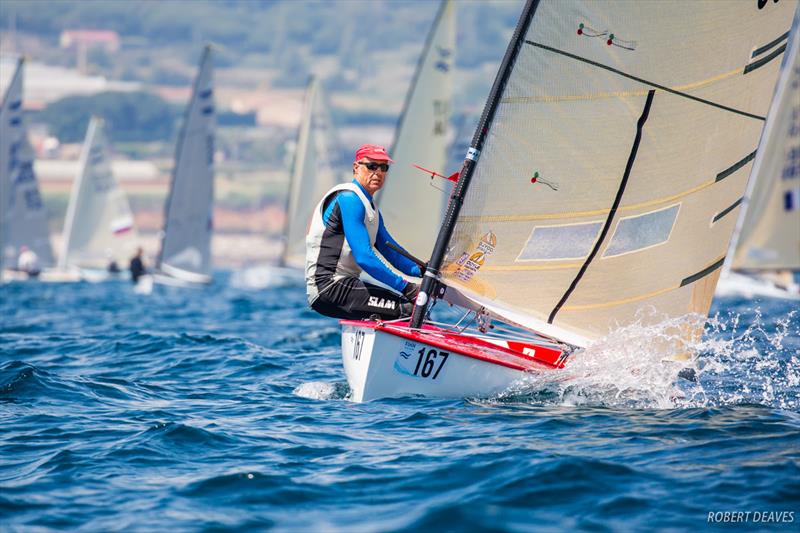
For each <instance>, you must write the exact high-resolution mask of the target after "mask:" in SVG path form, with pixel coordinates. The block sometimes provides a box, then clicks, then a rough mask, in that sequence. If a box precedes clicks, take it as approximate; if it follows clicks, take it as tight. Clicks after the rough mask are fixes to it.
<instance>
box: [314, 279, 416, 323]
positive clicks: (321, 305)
mask: <svg viewBox="0 0 800 533" xmlns="http://www.w3.org/2000/svg"><path fill="white" fill-rule="evenodd" d="M311 307H312V308H313V309H314V310H315V311H317V312H318V313H321V314H323V315H326V316H331V317H334V318H345V319H350V320H360V319H362V318H369V317H371V316H373V315H374V316H377V317H378V318H381V319H383V320H394V319H396V318H401V317H405V316H410V315H411V309H412V307H413V304H412V303H411V302H409V301H408V300H407V299H406V298H405V297H403V296H402V295H400V294H397V293H396V292H393V291H390V290H389V289H385V288H383V287H378V286H377V285H372V284H371V283H364V282H363V281H361V280H360V279H358V278H344V279H342V280H338V281H335V282H334V283H333V284H332V285H331V286H329V287H327V288H326V289H325V291H323V292H322V293H321V294H320V295H319V298H318V299H317V301H315V302H314V304H313V305H312V306H311Z"/></svg>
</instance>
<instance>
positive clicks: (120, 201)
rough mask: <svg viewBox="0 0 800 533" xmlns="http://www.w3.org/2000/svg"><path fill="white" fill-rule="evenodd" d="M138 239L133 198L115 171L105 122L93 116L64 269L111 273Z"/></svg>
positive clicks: (69, 218) (68, 224)
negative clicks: (111, 266) (112, 265)
mask: <svg viewBox="0 0 800 533" xmlns="http://www.w3.org/2000/svg"><path fill="white" fill-rule="evenodd" d="M137 239H138V236H137V234H136V229H135V228H134V225H133V214H132V213H131V208H130V205H129V204H128V198H127V196H126V195H125V192H124V191H123V190H122V189H120V188H119V187H118V186H117V182H116V180H115V179H114V176H113V174H112V173H111V161H110V159H109V156H108V142H107V140H106V136H105V135H104V133H103V120H102V119H100V118H97V117H92V119H91V121H90V122H89V128H88V129H87V131H86V139H85V141H84V144H83V152H82V153H81V159H80V166H79V171H78V175H77V177H76V178H75V183H74V184H73V186H72V195H71V197H70V202H69V206H68V207H67V215H66V220H65V223H64V239H63V251H62V253H61V255H60V257H59V260H58V266H59V268H60V269H62V270H64V269H66V268H67V267H71V266H75V267H81V268H99V269H105V268H107V266H108V264H109V263H110V261H112V260H114V261H116V263H117V265H119V266H122V265H124V264H126V263H127V260H128V259H129V258H130V257H131V256H132V255H133V253H134V252H135V249H136V245H137Z"/></svg>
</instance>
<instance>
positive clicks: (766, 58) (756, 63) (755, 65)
mask: <svg viewBox="0 0 800 533" xmlns="http://www.w3.org/2000/svg"><path fill="white" fill-rule="evenodd" d="M784 50H786V44H785V43H784V44H783V46H781V47H780V48H778V49H776V50H773V51H772V53H770V54H769V55H768V56H764V57H762V58H761V59H759V60H758V61H753V62H752V63H749V64H748V65H747V66H746V67H744V72H743V74H747V73H748V72H753V71H754V70H755V69H757V68H760V67H763V66H764V65H766V64H767V63H769V62H770V61H772V60H773V59H775V58H776V57H778V56H779V55H781V54H782V53H783V52H784Z"/></svg>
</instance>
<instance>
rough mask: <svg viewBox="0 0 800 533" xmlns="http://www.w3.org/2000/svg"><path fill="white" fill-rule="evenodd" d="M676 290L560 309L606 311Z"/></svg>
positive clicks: (670, 288) (666, 288)
mask: <svg viewBox="0 0 800 533" xmlns="http://www.w3.org/2000/svg"><path fill="white" fill-rule="evenodd" d="M681 286H682V285H681ZM677 288H680V287H672V286H670V287H665V288H663V289H659V290H657V291H653V292H648V293H647V294H640V295H638V296H631V297H630V298H622V299H620V300H613V301H611V302H602V303H597V304H585V305H565V306H564V307H562V308H561V309H562V311H590V310H594V309H608V308H610V307H618V306H620V305H626V304H632V303H634V302H641V301H643V300H649V299H650V298H655V297H656V296H661V295H662V294H666V293H668V292H671V291H674V290H675V289H677Z"/></svg>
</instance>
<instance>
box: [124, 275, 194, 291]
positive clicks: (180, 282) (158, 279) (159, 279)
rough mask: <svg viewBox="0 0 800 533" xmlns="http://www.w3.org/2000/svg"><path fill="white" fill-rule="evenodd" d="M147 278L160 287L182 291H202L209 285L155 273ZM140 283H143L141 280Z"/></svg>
mask: <svg viewBox="0 0 800 533" xmlns="http://www.w3.org/2000/svg"><path fill="white" fill-rule="evenodd" d="M143 277H145V276H143ZM146 277H150V279H152V280H153V282H155V283H157V284H159V285H166V286H167V287H179V288H181V289H202V288H203V287H205V286H206V285H208V283H200V282H196V281H190V280H187V279H181V278H176V277H173V276H168V275H166V274H161V273H158V272H156V273H153V274H151V275H149V276H146ZM139 282H140V283H141V279H140V280H139Z"/></svg>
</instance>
